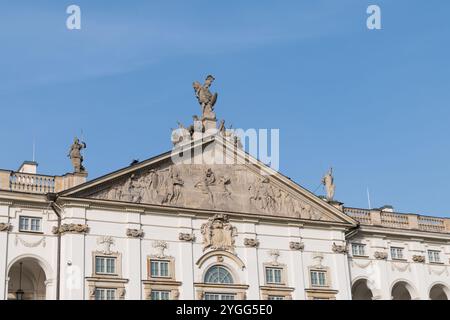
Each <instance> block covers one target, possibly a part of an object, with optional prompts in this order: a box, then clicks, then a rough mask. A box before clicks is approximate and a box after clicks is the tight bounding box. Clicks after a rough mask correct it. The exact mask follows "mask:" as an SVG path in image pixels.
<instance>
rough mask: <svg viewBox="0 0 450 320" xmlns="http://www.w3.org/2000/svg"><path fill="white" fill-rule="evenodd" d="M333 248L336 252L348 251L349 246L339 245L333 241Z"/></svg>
mask: <svg viewBox="0 0 450 320" xmlns="http://www.w3.org/2000/svg"><path fill="white" fill-rule="evenodd" d="M331 250H332V251H333V252H334V253H347V247H346V246H345V245H337V244H336V243H334V242H333V246H332V247H331Z"/></svg>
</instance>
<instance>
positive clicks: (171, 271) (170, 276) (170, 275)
mask: <svg viewBox="0 0 450 320" xmlns="http://www.w3.org/2000/svg"><path fill="white" fill-rule="evenodd" d="M152 262H167V276H153V275H152ZM147 279H148V280H155V281H158V280H161V281H164V280H175V258H173V257H157V256H147Z"/></svg>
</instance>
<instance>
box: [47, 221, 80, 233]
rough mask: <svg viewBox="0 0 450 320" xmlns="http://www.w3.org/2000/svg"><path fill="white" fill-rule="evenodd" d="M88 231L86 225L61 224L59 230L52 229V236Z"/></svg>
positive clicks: (56, 228)
mask: <svg viewBox="0 0 450 320" xmlns="http://www.w3.org/2000/svg"><path fill="white" fill-rule="evenodd" d="M88 231H89V227H88V225H86V224H76V223H65V224H62V225H61V226H60V227H59V228H58V227H53V229H52V232H53V234H58V233H60V234H64V233H87V232H88Z"/></svg>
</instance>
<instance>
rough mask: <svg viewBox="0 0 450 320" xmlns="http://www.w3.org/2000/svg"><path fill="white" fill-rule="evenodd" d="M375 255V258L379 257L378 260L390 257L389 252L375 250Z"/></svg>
mask: <svg viewBox="0 0 450 320" xmlns="http://www.w3.org/2000/svg"><path fill="white" fill-rule="evenodd" d="M374 257H375V259H378V260H386V259H387V257H388V254H387V252H382V251H375V253H374Z"/></svg>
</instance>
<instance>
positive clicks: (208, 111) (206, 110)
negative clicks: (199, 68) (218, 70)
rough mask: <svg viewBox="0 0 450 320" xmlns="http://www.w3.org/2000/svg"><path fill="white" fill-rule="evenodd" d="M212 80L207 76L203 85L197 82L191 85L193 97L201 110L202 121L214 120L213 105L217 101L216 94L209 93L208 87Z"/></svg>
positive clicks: (212, 78) (211, 77)
mask: <svg viewBox="0 0 450 320" xmlns="http://www.w3.org/2000/svg"><path fill="white" fill-rule="evenodd" d="M214 80H215V79H214V77H213V76H212V75H208V76H207V77H206V80H205V83H204V84H203V85H202V84H201V83H200V82H198V81H195V82H194V83H193V84H192V86H193V87H194V90H195V96H196V97H197V100H198V103H199V104H200V106H201V108H202V119H212V120H215V119H216V115H215V113H214V105H215V104H216V101H217V93H214V94H213V93H211V91H209V87H210V86H211V85H212V83H213V81H214Z"/></svg>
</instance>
